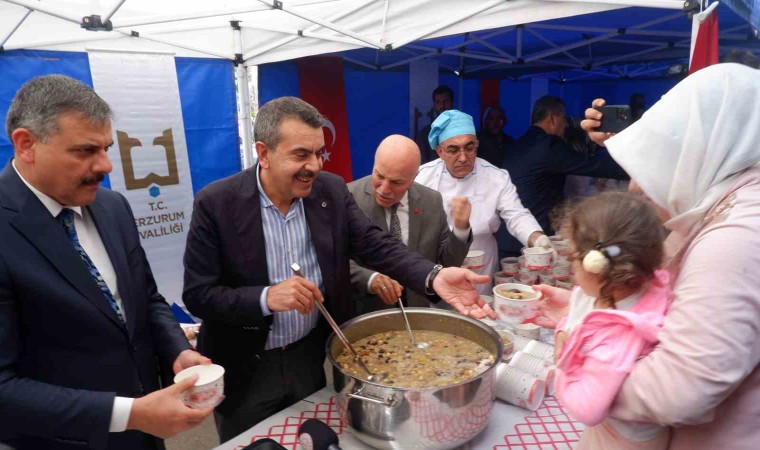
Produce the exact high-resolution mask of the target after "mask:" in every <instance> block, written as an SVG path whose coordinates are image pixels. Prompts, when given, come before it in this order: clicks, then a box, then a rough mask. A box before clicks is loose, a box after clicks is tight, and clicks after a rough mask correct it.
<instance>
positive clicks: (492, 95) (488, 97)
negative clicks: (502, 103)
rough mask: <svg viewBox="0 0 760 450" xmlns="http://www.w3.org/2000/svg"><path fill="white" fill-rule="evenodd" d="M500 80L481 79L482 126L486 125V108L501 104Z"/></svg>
mask: <svg viewBox="0 0 760 450" xmlns="http://www.w3.org/2000/svg"><path fill="white" fill-rule="evenodd" d="M499 82H500V80H481V82H480V126H481V128H482V127H483V126H484V125H485V121H486V117H485V115H484V114H485V112H486V109H488V108H490V107H492V106H496V105H498V104H499Z"/></svg>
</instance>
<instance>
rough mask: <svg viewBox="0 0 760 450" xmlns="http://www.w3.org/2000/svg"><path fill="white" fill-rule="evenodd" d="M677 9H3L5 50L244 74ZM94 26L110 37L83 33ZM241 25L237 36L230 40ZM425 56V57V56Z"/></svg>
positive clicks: (555, 3)
mask: <svg viewBox="0 0 760 450" xmlns="http://www.w3.org/2000/svg"><path fill="white" fill-rule="evenodd" d="M626 6H638V7H654V8H664V9H676V10H680V9H681V8H682V7H683V2H682V1H681V0H604V1H601V0H588V1H568V0H540V1H539V0H536V1H529V0H513V1H505V0H484V1H464V0H290V1H288V0H284V1H278V0H224V1H217V2H208V1H202V0H158V1H156V0H100V1H98V0H57V1H33V0H0V45H2V48H3V49H4V50H13V49H44V50H62V51H88V50H96V49H97V50H114V51H138V52H171V53H174V54H175V55H177V56H192V57H216V58H225V59H230V60H235V59H236V55H237V61H243V62H244V63H245V65H246V66H249V65H258V64H263V63H269V62H275V61H283V60H288V59H294V58H299V57H303V56H310V55H318V54H325V53H333V52H340V51H345V50H352V49H357V48H371V49H379V50H390V49H398V48H400V47H403V46H406V45H407V44H410V43H412V42H415V41H418V40H421V39H426V38H434V37H441V36H449V35H455V34H461V33H465V32H472V31H478V30H488V29H496V28H502V27H505V26H510V25H519V24H524V23H531V22H537V21H545V20H551V19H556V18H562V17H568V16H574V15H580V14H587V13H593V12H600V11H606V10H611V9H617V8H622V7H626ZM91 16H100V20H101V21H102V22H104V23H105V22H106V20H108V19H110V22H111V24H110V25H112V27H113V29H112V31H89V30H86V29H84V28H82V27H81V24H82V23H83V20H85V18H87V19H90V20H89V23H90V24H95V23H96V22H95V21H93V20H92V19H95V18H94V17H91ZM231 21H238V23H239V26H240V30H239V32H236V31H235V30H233V26H232V25H231V24H230V22H231ZM428 56H429V55H428Z"/></svg>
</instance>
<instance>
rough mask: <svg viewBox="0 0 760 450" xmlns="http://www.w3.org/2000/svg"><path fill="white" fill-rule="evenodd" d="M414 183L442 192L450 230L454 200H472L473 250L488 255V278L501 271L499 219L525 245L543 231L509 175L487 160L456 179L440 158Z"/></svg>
mask: <svg viewBox="0 0 760 450" xmlns="http://www.w3.org/2000/svg"><path fill="white" fill-rule="evenodd" d="M414 181H416V182H417V183H420V184H422V185H423V186H427V187H429V188H431V189H435V190H436V191H438V192H440V193H441V196H442V197H443V207H444V209H445V210H446V215H447V216H448V221H449V227H453V226H454V224H453V220H452V219H451V209H450V207H449V205H450V204H451V199H452V198H453V197H456V196H465V197H467V200H469V201H470V203H471V204H472V213H471V214H470V227H471V228H472V236H473V239H472V244H471V245H470V251H472V250H483V251H484V252H485V266H484V269H483V271H482V273H483V274H484V275H489V276H491V275H493V274H494V273H495V272H498V271H499V270H500V268H499V247H498V244H497V242H496V238H495V237H494V233H496V231H497V230H498V229H499V219H503V220H504V223H505V224H506V226H507V230H508V231H509V232H510V233H511V234H512V236H514V237H516V238H517V239H518V240H519V241H520V242H522V243H523V245H527V243H528V237H529V236H530V235H531V233H533V232H534V231H541V226H540V225H539V224H538V222H537V221H536V219H535V218H534V217H533V215H532V214H531V213H530V211H529V210H528V209H527V208H525V207H523V205H522V202H520V198H519V197H518V196H517V189H515V185H514V184H512V181H511V179H510V178H509V173H508V172H507V171H506V170H504V169H499V168H498V167H495V166H494V165H492V164H491V163H489V162H488V161H486V160H484V159H480V158H476V159H475V166H474V168H473V169H472V172H470V173H469V174H468V175H467V176H465V177H464V178H454V177H452V176H451V174H449V171H448V170H447V169H446V163H445V162H444V161H443V160H442V159H440V158H438V159H436V160H435V161H431V162H429V163H426V164H424V165H422V166H421V167H420V170H419V172H418V173H417V178H416V179H415V180H414ZM478 290H479V291H480V292H481V293H487V294H490V293H491V288H490V286H488V285H480V286H479V289H478Z"/></svg>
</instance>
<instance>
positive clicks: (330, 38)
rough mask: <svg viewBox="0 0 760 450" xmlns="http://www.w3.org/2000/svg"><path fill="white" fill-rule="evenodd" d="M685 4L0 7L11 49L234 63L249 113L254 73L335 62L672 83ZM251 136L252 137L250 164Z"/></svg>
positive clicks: (246, 1)
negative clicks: (666, 76) (290, 64)
mask: <svg viewBox="0 0 760 450" xmlns="http://www.w3.org/2000/svg"><path fill="white" fill-rule="evenodd" d="M728 3H729V4H730V5H731V6H732V7H734V8H735V9H736V11H737V12H738V13H739V15H737V14H735V13H733V12H731V11H730V10H729V9H728V8H721V24H722V25H721V30H722V36H721V38H722V41H721V48H722V49H729V48H742V49H750V50H753V51H760V45H759V44H758V41H757V39H756V37H755V35H756V30H755V29H756V28H758V27H760V14H758V10H757V8H756V7H755V6H754V2H753V1H752V0H729V2H728ZM685 4H687V6H689V7H693V8H696V9H697V10H698V9H699V8H700V5H699V2H698V1H694V0H687V1H686V2H684V1H682V0H586V1H571V0H512V1H505V0H483V1H477V2H476V1H462V0H285V1H280V0H255V1H254V0H223V1H219V2H213V3H211V2H207V1H203V0H162V1H158V2H157V1H152V0H56V1H55V2H53V1H33V0H0V48H1V49H2V50H4V51H6V52H7V51H12V50H17V49H44V50H59V51H78V52H83V51H88V50H115V51H123V52H171V53H174V54H175V55H176V56H180V57H206V58H221V59H226V60H229V61H233V62H235V63H236V66H237V70H236V76H237V79H238V89H240V92H239V94H240V95H238V98H239V100H240V102H241V105H240V106H241V110H242V111H248V110H250V107H249V105H248V103H247V102H248V99H249V95H248V92H247V88H248V83H247V80H248V74H247V67H249V66H258V65H262V64H266V63H274V62H279V61H286V60H292V59H295V58H301V57H305V56H312V55H323V54H340V55H342V57H343V59H344V61H345V62H347V63H349V64H352V65H354V66H355V67H356V68H361V69H362V70H367V71H374V72H386V71H394V70H399V69H402V68H405V67H406V66H408V63H409V62H412V61H418V60H423V59H431V58H434V59H436V60H437V61H438V64H439V67H441V68H442V69H443V70H445V71H448V72H450V73H452V74H455V75H456V76H458V77H459V78H460V79H465V78H501V79H503V78H507V77H509V78H512V79H519V78H521V77H529V76H531V74H535V73H542V74H544V76H548V77H551V78H553V79H555V80H557V81H559V82H565V81H571V82H572V81H575V80H583V79H614V78H631V77H642V76H644V77H645V76H651V75H658V76H660V75H662V73H663V72H664V71H667V70H668V68H669V67H670V64H671V63H672V62H673V61H675V60H679V59H681V60H685V59H686V58H687V57H688V48H689V38H690V36H691V30H690V24H689V21H688V20H687V19H685V16H686V15H685V13H684V12H683V11H682V10H683V8H684V5H685ZM747 21H751V23H752V24H753V25H754V28H752V26H750V23H748V22H747ZM243 116H244V117H245V118H246V119H248V117H247V115H243ZM250 128H251V127H250V126H248V125H246V126H243V127H242V128H241V130H242V132H243V145H244V148H245V149H246V151H245V152H244V165H247V164H250V161H251V152H250V149H251V136H250Z"/></svg>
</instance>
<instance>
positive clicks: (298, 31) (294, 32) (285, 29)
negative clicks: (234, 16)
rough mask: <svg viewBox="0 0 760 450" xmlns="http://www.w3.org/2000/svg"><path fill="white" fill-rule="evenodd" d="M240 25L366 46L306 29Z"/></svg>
mask: <svg viewBox="0 0 760 450" xmlns="http://www.w3.org/2000/svg"><path fill="white" fill-rule="evenodd" d="M241 26H242V27H243V28H248V29H250V30H263V31H273V32H275V33H283V34H292V35H295V36H303V37H306V38H313V39H321V40H323V41H330V42H340V43H341V44H350V45H361V46H362V47H367V46H366V45H364V44H363V43H362V42H360V41H357V40H356V39H354V38H350V37H340V36H330V35H329V34H321V33H314V32H311V31H306V30H296V29H295V28H293V29H287V28H281V27H270V26H267V25H241ZM372 48H374V47H372Z"/></svg>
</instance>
